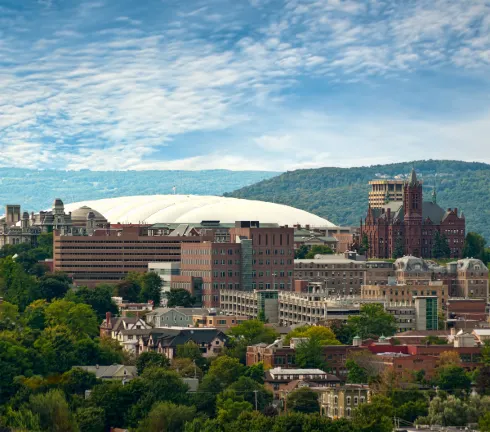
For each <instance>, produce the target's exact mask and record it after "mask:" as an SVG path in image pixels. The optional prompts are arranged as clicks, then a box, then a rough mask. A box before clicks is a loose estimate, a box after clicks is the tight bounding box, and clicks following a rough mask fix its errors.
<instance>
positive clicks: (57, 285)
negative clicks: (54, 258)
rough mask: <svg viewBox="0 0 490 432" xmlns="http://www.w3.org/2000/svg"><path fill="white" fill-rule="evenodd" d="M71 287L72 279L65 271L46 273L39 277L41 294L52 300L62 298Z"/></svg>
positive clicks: (43, 297) (44, 297)
mask: <svg viewBox="0 0 490 432" xmlns="http://www.w3.org/2000/svg"><path fill="white" fill-rule="evenodd" d="M69 288H70V279H69V278H68V277H67V276H66V274H64V273H46V274H45V275H44V276H42V277H41V278H40V279H39V295H40V297H41V298H42V299H45V300H48V301H51V300H53V299H54V298H58V299H60V298H62V297H64V296H65V294H66V293H67V291H68V289H69Z"/></svg>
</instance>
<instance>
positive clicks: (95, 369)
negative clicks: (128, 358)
mask: <svg viewBox="0 0 490 432" xmlns="http://www.w3.org/2000/svg"><path fill="white" fill-rule="evenodd" d="M73 368H80V369H83V370H84V371H87V372H91V373H93V374H95V376H96V377H97V378H101V379H111V378H114V377H115V376H116V375H118V374H122V375H124V376H127V377H128V378H134V377H135V376H137V375H138V373H137V371H136V366H125V365H121V364H113V365H110V366H98V365H97V366H73Z"/></svg>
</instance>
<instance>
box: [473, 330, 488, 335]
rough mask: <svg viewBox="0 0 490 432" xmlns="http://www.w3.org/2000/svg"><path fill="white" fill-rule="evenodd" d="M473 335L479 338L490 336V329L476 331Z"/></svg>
mask: <svg viewBox="0 0 490 432" xmlns="http://www.w3.org/2000/svg"><path fill="white" fill-rule="evenodd" d="M473 333H474V334H475V335H477V336H490V329H474V330H473Z"/></svg>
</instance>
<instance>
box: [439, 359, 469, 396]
mask: <svg viewBox="0 0 490 432" xmlns="http://www.w3.org/2000/svg"><path fill="white" fill-rule="evenodd" d="M435 383H436V385H437V386H439V388H440V389H441V390H451V391H453V390H465V391H469V389H470V387H471V379H470V378H469V376H468V374H467V373H466V371H465V370H464V369H463V368H462V367H460V366H455V365H449V366H445V367H440V368H439V369H438V371H437V376H436V379H435Z"/></svg>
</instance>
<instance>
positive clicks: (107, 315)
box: [105, 312, 112, 329]
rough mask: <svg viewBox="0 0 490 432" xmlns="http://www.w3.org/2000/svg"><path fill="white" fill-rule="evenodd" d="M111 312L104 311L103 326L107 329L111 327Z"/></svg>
mask: <svg viewBox="0 0 490 432" xmlns="http://www.w3.org/2000/svg"><path fill="white" fill-rule="evenodd" d="M111 318H112V314H111V313H110V312H106V313H105V326H106V328H107V329H111V328H112V322H111V321H112V320H111Z"/></svg>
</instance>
